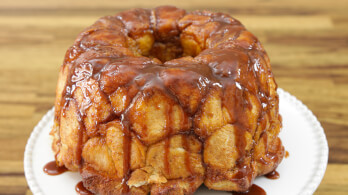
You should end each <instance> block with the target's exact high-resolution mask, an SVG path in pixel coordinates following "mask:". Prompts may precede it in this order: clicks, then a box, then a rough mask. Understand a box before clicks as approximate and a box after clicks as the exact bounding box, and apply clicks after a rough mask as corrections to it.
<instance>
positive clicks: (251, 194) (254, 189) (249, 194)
mask: <svg viewBox="0 0 348 195" xmlns="http://www.w3.org/2000/svg"><path fill="white" fill-rule="evenodd" d="M232 194H233V195H266V194H267V193H266V192H265V190H264V189H262V188H261V187H260V186H258V185H256V184H253V185H252V186H251V187H250V188H249V190H248V191H246V192H232Z"/></svg>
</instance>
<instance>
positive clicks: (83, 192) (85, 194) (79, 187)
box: [75, 181, 93, 195]
mask: <svg viewBox="0 0 348 195" xmlns="http://www.w3.org/2000/svg"><path fill="white" fill-rule="evenodd" d="M75 191H76V192H77V193H78V194H79V195H92V194H93V193H92V192H90V191H89V190H87V189H86V188H85V187H84V186H83V182H82V181H80V182H79V183H77V184H76V186H75Z"/></svg>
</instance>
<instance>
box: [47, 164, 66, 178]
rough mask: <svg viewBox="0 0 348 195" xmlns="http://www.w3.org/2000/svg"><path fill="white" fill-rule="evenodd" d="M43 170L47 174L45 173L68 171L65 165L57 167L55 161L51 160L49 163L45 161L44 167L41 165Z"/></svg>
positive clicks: (52, 173) (54, 173)
mask: <svg viewBox="0 0 348 195" xmlns="http://www.w3.org/2000/svg"><path fill="white" fill-rule="evenodd" d="M43 171H44V172H45V173H46V174H47V175H60V174H62V173H64V172H66V171H68V169H67V168H65V167H59V166H57V163H56V161H51V162H49V163H47V164H46V165H45V166H44V167H43Z"/></svg>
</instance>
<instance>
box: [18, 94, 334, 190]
mask: <svg viewBox="0 0 348 195" xmlns="http://www.w3.org/2000/svg"><path fill="white" fill-rule="evenodd" d="M278 94H279V96H280V97H282V98H279V99H280V101H281V99H283V98H284V99H287V100H289V101H290V102H292V103H293V104H294V105H296V107H297V108H298V110H299V111H300V112H302V114H303V115H304V116H305V117H306V119H307V121H308V122H309V123H310V124H311V125H312V127H313V128H312V130H313V131H314V134H315V135H316V139H318V141H319V148H320V153H319V155H320V156H319V157H318V162H317V163H316V172H315V173H314V175H313V176H312V177H311V178H310V179H309V181H308V182H307V184H306V185H304V186H305V187H303V189H302V190H301V194H304V195H307V194H308V195H310V194H313V193H314V192H315V190H316V189H317V188H318V186H319V184H320V182H321V180H322V179H323V177H324V174H325V170H326V166H327V162H328V155H329V147H328V143H327V140H326V136H325V132H324V129H323V127H322V126H321V124H320V122H319V121H318V119H317V118H316V117H315V116H314V114H313V113H312V111H311V110H309V109H308V108H307V106H305V105H304V104H303V103H302V102H301V101H300V100H298V99H297V98H296V97H294V96H293V95H291V94H290V93H288V92H286V91H284V90H283V89H280V88H278ZM53 112H54V108H52V109H50V110H49V111H48V112H47V113H46V114H45V115H44V116H43V117H42V119H41V120H40V122H39V123H38V124H37V125H36V126H35V128H34V130H33V131H32V132H31V134H30V137H29V139H28V141H27V145H26V147H25V151H24V174H25V178H26V180H27V182H28V185H29V188H30V190H31V191H32V193H33V194H35V195H44V194H43V193H42V191H41V189H40V187H39V185H38V183H37V180H36V179H35V176H34V173H33V168H32V166H33V165H32V152H33V148H34V144H35V143H36V139H37V138H38V135H39V134H40V132H41V131H42V129H43V128H42V127H43V126H45V125H46V124H47V123H49V122H50V121H49V120H50V119H51V118H52V116H53Z"/></svg>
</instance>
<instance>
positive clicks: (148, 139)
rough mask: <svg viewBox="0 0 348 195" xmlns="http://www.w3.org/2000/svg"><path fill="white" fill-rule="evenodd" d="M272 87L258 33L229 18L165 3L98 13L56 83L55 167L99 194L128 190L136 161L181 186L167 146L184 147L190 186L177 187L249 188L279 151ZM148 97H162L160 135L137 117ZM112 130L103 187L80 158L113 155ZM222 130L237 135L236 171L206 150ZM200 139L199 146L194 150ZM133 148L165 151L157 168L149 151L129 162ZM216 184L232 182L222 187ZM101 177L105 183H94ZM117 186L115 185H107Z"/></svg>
mask: <svg viewBox="0 0 348 195" xmlns="http://www.w3.org/2000/svg"><path fill="white" fill-rule="evenodd" d="M276 88H277V85H276V83H275V81H274V78H273V74H272V72H271V67H270V62H269V59H268V57H267V54H266V53H265V51H264V49H263V47H262V46H261V44H260V43H259V41H258V40H257V38H256V37H255V36H253V35H252V34H251V33H250V32H248V31H247V30H246V29H245V28H244V27H243V26H242V25H241V23H240V22H239V21H237V20H235V19H234V18H232V17H230V16H228V15H226V14H222V13H213V12H208V11H195V12H191V13H187V12H186V11H185V10H182V9H178V8H175V7H170V6H162V7H157V8H155V9H153V10H147V9H134V10H131V11H126V12H122V13H120V14H117V15H115V16H107V17H103V18H101V19H100V20H98V21H97V22H96V23H95V24H94V25H92V26H91V27H89V28H87V29H86V30H85V31H83V32H82V33H81V34H80V35H79V36H78V38H77V39H76V41H75V43H74V45H73V46H72V47H70V49H69V50H68V51H67V53H66V57H65V60H64V63H63V66H62V68H61V71H60V76H59V81H58V85H57V97H56V104H55V123H54V127H53V129H52V132H51V135H53V137H54V142H53V145H52V148H53V150H54V152H55V153H56V160H57V162H58V163H59V165H60V166H66V167H67V168H68V169H69V170H73V171H76V170H80V172H81V174H82V177H83V179H84V180H87V181H89V182H87V183H90V185H89V186H86V188H87V189H89V190H91V191H92V192H95V193H100V194H103V193H109V192H110V191H111V192H112V190H116V191H114V193H134V192H133V191H132V190H131V189H130V188H129V182H128V181H129V180H130V179H131V177H132V174H133V173H135V170H140V169H141V167H147V168H148V167H150V168H153V169H155V170H152V172H151V171H150V172H151V174H154V173H156V174H158V171H160V175H161V176H164V178H167V179H166V180H167V184H168V185H171V183H170V182H179V181H178V180H175V179H170V178H171V175H173V174H175V173H173V171H172V170H171V166H173V165H171V163H170V159H171V158H172V157H171V155H172V154H171V153H170V152H171V150H172V149H171V142H175V143H181V145H182V148H183V150H184V151H185V152H184V158H183V159H184V160H183V162H184V164H185V169H186V171H187V172H189V174H188V175H189V176H186V177H185V178H184V179H183V180H184V182H188V183H190V186H191V187H190V188H189V189H184V191H183V193H185V192H186V193H192V192H194V191H195V190H196V189H197V188H198V186H200V185H201V184H202V183H203V182H204V183H205V185H207V186H208V187H209V188H212V189H217V190H226V191H231V190H236V191H243V190H244V191H245V190H247V189H248V188H249V187H250V186H251V185H252V183H251V181H252V180H253V178H255V177H256V176H258V175H264V174H266V173H268V172H270V171H272V170H274V169H275V168H276V167H277V165H278V164H279V163H280V162H281V160H282V158H283V156H284V148H283V146H282V144H281V141H280V139H279V138H278V137H277V135H278V133H279V131H280V128H281V116H280V115H279V113H278V110H279V108H278V95H277V93H276ZM187 91H188V92H187ZM120 94H121V95H120ZM152 98H153V99H155V100H157V99H160V100H163V101H160V103H162V102H165V104H163V105H164V107H165V108H164V110H165V111H164V113H165V119H164V121H165V124H164V126H163V131H160V132H159V133H158V134H159V135H158V134H152V132H151V131H152V129H151V128H149V126H150V125H149V124H144V123H145V122H143V121H146V120H147V119H146V118H144V116H145V115H142V114H141V113H146V112H142V110H141V109H142V108H143V107H145V108H146V109H147V107H146V105H147V103H148V101H150V100H153V99H152ZM214 98H215V99H214ZM216 99H219V100H217V102H218V103H219V102H220V103H219V104H220V106H221V110H222V111H221V112H219V113H220V114H221V115H222V116H223V117H221V118H223V119H221V120H220V118H219V120H220V121H219V120H218V119H216V118H214V117H215V116H217V115H218V114H217V112H215V111H214V112H210V113H209V111H207V110H209V105H210V104H209V102H210V101H212V102H214V103H216V102H215V100H216ZM213 100H214V101H213ZM144 102H145V103H144ZM159 105H162V104H159ZM210 106H214V105H210ZM158 109H161V107H159V108H158ZM177 110H179V111H177ZM173 113H176V114H173ZM177 113H179V114H177ZM178 115H179V116H178ZM177 117H179V118H180V119H179V120H178V119H177ZM215 119H216V121H218V122H216V123H215ZM177 121H180V122H179V123H178V122H177ZM115 128H116V130H114V129H115ZM117 130H121V132H122V135H121V137H122V144H121V148H122V150H121V151H120V154H121V156H122V159H121V160H122V165H117V166H119V167H122V169H117V167H116V168H115V169H117V170H113V168H112V169H110V171H111V172H112V171H114V173H113V175H116V176H117V177H115V178H114V177H110V178H108V179H110V180H111V181H112V182H109V183H108V184H104V183H103V177H104V176H102V175H101V174H99V173H107V172H105V170H102V168H103V167H102V168H101V167H97V168H96V167H95V166H94V164H93V163H92V162H94V161H93V159H87V158H86V159H84V158H82V156H83V155H84V153H83V151H84V150H87V151H88V148H92V146H93V147H94V149H95V150H100V151H103V152H104V151H111V152H114V151H116V150H117V151H118V149H117V148H113V146H114V144H115V143H114V142H113V139H111V138H110V137H111V135H112V136H115V135H116V134H117V133H115V132H117ZM219 132H227V133H228V132H231V133H232V134H233V137H232V138H234V141H233V142H231V143H233V144H234V145H235V147H236V150H234V151H236V152H234V153H233V155H234V159H230V160H231V162H232V163H233V165H234V166H233V168H227V167H226V168H225V167H223V166H222V167H221V166H220V165H219V164H218V163H216V162H214V161H213V160H212V159H213V158H209V155H212V153H209V152H207V151H208V149H209V148H214V145H212V143H213V141H214V139H220V137H221V136H220V134H219ZM108 135H110V136H108ZM176 138H180V140H181V141H177V142H176V140H177V139H176ZM70 139H71V140H72V142H68V141H67V140H70ZM178 140H179V139H178ZM211 140H212V141H211ZM250 140H251V141H250ZM69 144H70V145H69ZM197 144H198V145H200V147H199V148H198V149H194V148H193V146H195V145H197ZM216 144H219V143H216ZM139 145H140V146H141V147H140V148H142V147H143V148H145V149H144V150H145V151H146V150H147V152H148V153H149V152H150V151H151V149H153V148H154V147H155V146H156V147H157V146H158V147H163V158H162V160H163V165H161V166H160V168H158V167H156V166H157V165H156V163H152V164H151V162H149V161H151V158H150V160H149V159H148V156H149V154H147V156H146V160H140V161H141V162H140V163H139V164H140V165H139V164H136V163H135V164H136V165H133V164H132V162H133V161H135V160H134V159H133V161H132V151H133V150H132V147H134V146H139ZM202 145H204V148H206V150H205V151H203V149H202ZM231 147H232V146H231ZM90 150H92V149H90ZM139 150H141V149H139ZM153 150H155V149H153ZM93 151H94V150H93ZM196 154H197V155H198V157H197V159H201V161H202V163H200V162H199V160H198V165H197V162H196V161H193V159H192V158H193V157H192V155H196ZM112 155H114V154H113V153H112V154H111V156H112ZM197 155H196V156H197ZM85 156H87V157H88V154H86V155H85ZM112 157H113V156H112ZM154 158H156V155H155V157H154ZM112 161H113V162H114V163H115V162H116V161H115V159H113V160H112ZM117 162H118V161H117ZM193 162H194V163H195V164H193ZM230 164H231V163H230ZM149 165H151V166H149ZM98 166H99V164H98ZM105 166H107V165H105ZM115 166H116V165H115ZM197 166H198V168H197ZM134 167H136V168H134ZM97 169H100V170H97ZM225 169H226V170H227V171H226V170H225ZM143 171H144V170H143ZM147 171H148V170H145V171H144V172H146V173H148V172H147ZM225 173H228V174H225ZM91 176H94V180H93V181H91ZM108 177H109V176H108ZM134 177H135V176H134ZM204 178H205V179H204ZM104 179H105V178H104ZM161 179H163V177H161ZM221 181H227V182H229V183H228V185H226V186H222V187H221V185H220V183H219V182H221ZM98 182H99V184H100V183H102V185H100V186H103V187H102V188H98V187H96V186H98V185H93V183H95V184H98ZM120 183H121V186H122V187H121V188H115V189H114V188H113V189H111V188H112V186H113V185H114V186H116V185H118V184H120ZM164 183H166V182H164ZM232 184H233V185H232ZM148 187H150V188H151V189H149V188H148ZM167 188H168V186H166V184H151V183H149V184H148V185H144V186H143V187H139V189H138V188H137V187H132V189H134V190H141V192H142V193H144V194H146V193H148V192H149V191H151V193H153V194H161V193H165V192H168V191H164V192H163V190H168V189H167ZM172 188H174V187H172ZM172 188H170V189H171V190H173V189H172ZM174 190H177V189H174Z"/></svg>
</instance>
